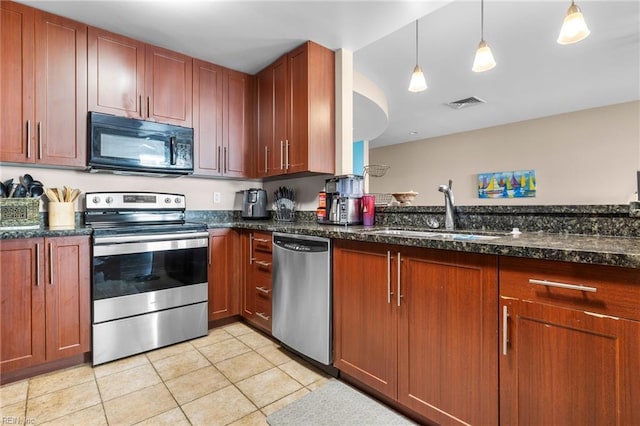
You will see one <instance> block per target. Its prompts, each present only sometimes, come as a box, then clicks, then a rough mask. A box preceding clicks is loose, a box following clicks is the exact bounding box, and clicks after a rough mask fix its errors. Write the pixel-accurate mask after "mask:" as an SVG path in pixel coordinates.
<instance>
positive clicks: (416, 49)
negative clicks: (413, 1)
mask: <svg viewBox="0 0 640 426" xmlns="http://www.w3.org/2000/svg"><path fill="white" fill-rule="evenodd" d="M416 65H418V20H417V19H416Z"/></svg>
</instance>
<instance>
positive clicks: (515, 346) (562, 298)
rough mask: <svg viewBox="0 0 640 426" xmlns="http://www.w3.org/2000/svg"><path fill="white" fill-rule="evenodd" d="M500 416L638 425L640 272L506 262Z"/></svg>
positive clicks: (504, 419) (518, 420) (508, 420)
mask: <svg viewBox="0 0 640 426" xmlns="http://www.w3.org/2000/svg"><path fill="white" fill-rule="evenodd" d="M500 296H501V297H500V312H501V314H502V327H501V346H500V351H501V355H500V411H501V415H500V420H501V424H507V425H518V424H527V425H529V424H531V425H550V424H556V425H570V424H573V425H578V424H579V425H605V424H606V425H632V424H640V403H639V401H640V273H639V272H638V270H637V269H625V268H616V267H606V266H595V265H581V264H571V263H564V262H553V261H544V260H531V259H516V258H502V260H501V262H500Z"/></svg>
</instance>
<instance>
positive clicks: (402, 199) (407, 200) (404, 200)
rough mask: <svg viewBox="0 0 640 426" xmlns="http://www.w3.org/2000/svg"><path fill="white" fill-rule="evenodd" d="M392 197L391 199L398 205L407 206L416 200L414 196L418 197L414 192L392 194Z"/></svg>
mask: <svg viewBox="0 0 640 426" xmlns="http://www.w3.org/2000/svg"><path fill="white" fill-rule="evenodd" d="M392 195H393V198H395V199H396V201H398V202H399V203H400V205H402V206H409V205H411V202H412V201H413V199H414V198H416V195H418V192H415V191H407V192H394V193H393V194H392Z"/></svg>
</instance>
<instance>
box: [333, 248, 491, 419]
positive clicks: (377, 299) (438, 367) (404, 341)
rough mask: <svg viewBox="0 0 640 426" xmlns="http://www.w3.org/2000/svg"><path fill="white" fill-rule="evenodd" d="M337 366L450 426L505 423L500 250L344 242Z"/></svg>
mask: <svg viewBox="0 0 640 426" xmlns="http://www.w3.org/2000/svg"><path fill="white" fill-rule="evenodd" d="M333 271H334V275H333V286H334V287H333V291H334V351H335V357H334V358H335V361H334V365H335V366H336V367H337V368H339V369H340V370H341V372H342V373H343V374H346V375H348V376H350V377H352V378H354V379H356V380H357V381H359V382H361V383H362V384H364V385H366V386H368V387H370V388H372V389H374V390H375V391H377V392H379V393H381V394H382V395H384V396H386V397H388V398H390V399H392V400H394V401H396V402H398V403H400V404H401V405H403V406H405V407H407V408H409V409H410V410H412V411H413V412H415V413H417V414H418V415H420V416H422V417H424V418H426V419H428V420H430V421H433V422H436V423H438V424H442V425H453V424H483V425H490V424H497V423H498V354H497V351H496V348H497V345H498V316H497V314H496V313H497V309H498V279H497V277H498V270H497V257H496V256H489V255H479V254H471V253H458V252H451V251H444V250H428V249H413V248H407V247H399V246H389V245H383V244H371V243H361V242H348V241H336V242H335V243H334V251H333Z"/></svg>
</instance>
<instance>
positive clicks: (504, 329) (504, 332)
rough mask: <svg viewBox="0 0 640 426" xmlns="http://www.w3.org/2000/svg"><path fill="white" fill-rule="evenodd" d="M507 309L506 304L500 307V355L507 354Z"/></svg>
mask: <svg viewBox="0 0 640 426" xmlns="http://www.w3.org/2000/svg"><path fill="white" fill-rule="evenodd" d="M507 309H508V308H507V305H505V306H503V307H502V355H507V349H508V344H509V331H508V329H507V327H508V326H509V322H508V319H509V312H508V310H507Z"/></svg>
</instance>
